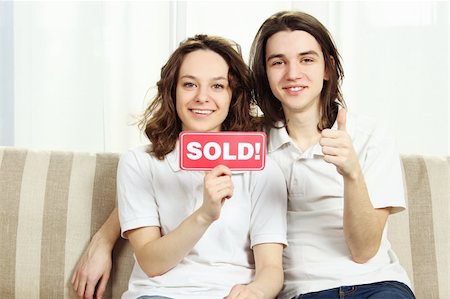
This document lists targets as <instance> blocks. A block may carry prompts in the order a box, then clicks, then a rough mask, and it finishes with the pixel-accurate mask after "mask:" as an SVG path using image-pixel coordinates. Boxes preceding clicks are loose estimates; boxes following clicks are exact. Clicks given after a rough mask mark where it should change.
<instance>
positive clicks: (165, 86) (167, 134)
mask: <svg viewBox="0 0 450 299" xmlns="http://www.w3.org/2000/svg"><path fill="white" fill-rule="evenodd" d="M236 47H237V48H238V49H236ZM197 50H210V51H213V52H215V53H217V54H219V55H220V56H221V57H222V58H223V59H224V60H225V61H226V63H227V64H228V67H229V70H228V81H229V82H230V87H231V90H232V98H231V103H230V109H229V112H228V116H227V117H226V119H225V120H224V122H223V123H222V127H221V129H222V131H254V130H257V129H258V128H259V122H260V119H259V118H257V117H256V116H254V115H253V114H254V113H253V111H255V107H256V102H255V100H254V98H253V96H252V85H251V75H250V71H249V68H248V66H247V65H246V63H245V62H244V60H243V59H242V56H241V53H240V49H239V45H237V44H236V43H234V42H232V41H229V40H227V39H225V38H222V37H218V36H208V35H196V36H194V37H192V38H188V39H187V40H185V41H184V42H182V43H181V44H180V46H179V47H178V48H177V49H176V50H175V51H174V52H173V54H172V55H171V56H170V58H169V60H168V61H167V63H166V64H165V65H164V66H163V67H162V68H161V78H160V80H159V81H158V83H157V88H158V92H157V94H156V96H155V98H154V99H153V101H152V102H151V103H150V105H149V106H148V107H147V109H146V110H145V112H144V114H143V117H142V119H141V120H140V121H139V127H140V129H141V130H143V131H144V132H145V135H146V136H147V137H148V139H149V140H150V142H151V145H150V147H149V153H150V154H152V155H154V156H155V157H156V158H158V159H160V160H162V159H164V157H165V156H166V155H167V154H168V153H170V152H171V151H173V150H174V148H175V145H176V142H177V140H178V135H179V134H180V132H181V120H180V118H179V117H178V114H177V111H176V102H175V101H176V98H175V95H176V86H177V83H178V75H179V70H180V67H181V64H182V63H183V60H184V58H185V56H186V55H187V54H189V53H191V52H194V51H197Z"/></svg>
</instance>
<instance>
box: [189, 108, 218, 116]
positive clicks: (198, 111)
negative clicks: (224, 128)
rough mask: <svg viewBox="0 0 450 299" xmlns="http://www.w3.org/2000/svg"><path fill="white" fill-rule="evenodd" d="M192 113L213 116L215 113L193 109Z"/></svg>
mask: <svg viewBox="0 0 450 299" xmlns="http://www.w3.org/2000/svg"><path fill="white" fill-rule="evenodd" d="M192 112H194V113H198V114H205V115H208V114H211V113H212V112H213V111H212V110H197V109H192Z"/></svg>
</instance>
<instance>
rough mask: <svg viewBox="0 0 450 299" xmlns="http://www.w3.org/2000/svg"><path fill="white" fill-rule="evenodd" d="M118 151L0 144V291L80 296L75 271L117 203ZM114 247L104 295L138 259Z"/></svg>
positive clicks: (123, 281) (118, 288) (114, 293)
mask: <svg viewBox="0 0 450 299" xmlns="http://www.w3.org/2000/svg"><path fill="white" fill-rule="evenodd" d="M117 162H118V155H117V154H109V153H98V154H90V153H72V152H61V151H30V150H25V149H15V148H0V190H1V193H0V203H1V204H0V229H1V230H2V233H1V235H0V269H1V270H0V298H38V297H41V298H75V294H74V293H73V291H72V287H71V285H70V278H71V276H72V271H73V269H74V266H75V264H76V262H77V261H78V259H79V257H80V256H81V254H82V252H83V251H84V249H85V248H86V245H87V244H88V242H89V240H90V238H91V236H92V235H93V233H95V232H96V231H97V230H98V229H99V227H100V226H101V225H102V224H103V222H104V221H105V220H106V218H107V217H108V215H109V214H110V212H111V210H112V209H113V207H114V204H115V196H116V195H115V194H116V188H115V186H116V184H115V180H116V169H117ZM125 244H126V243H125V242H124V240H120V241H119V244H117V246H116V247H115V251H114V256H115V259H114V264H115V265H117V264H118V263H120V267H117V266H115V267H113V271H112V274H111V275H112V276H111V279H110V282H109V284H108V287H107V293H106V298H120V295H121V294H122V292H123V291H124V290H125V289H126V287H127V283H128V277H129V273H130V271H131V267H132V264H133V259H132V255H131V254H132V253H131V249H130V247H129V246H124V245H125Z"/></svg>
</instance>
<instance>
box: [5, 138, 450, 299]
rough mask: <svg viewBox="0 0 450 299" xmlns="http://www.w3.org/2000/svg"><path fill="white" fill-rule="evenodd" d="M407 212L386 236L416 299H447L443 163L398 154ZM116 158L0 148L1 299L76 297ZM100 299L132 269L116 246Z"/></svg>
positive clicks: (121, 245)
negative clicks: (75, 283)
mask: <svg viewBox="0 0 450 299" xmlns="http://www.w3.org/2000/svg"><path fill="white" fill-rule="evenodd" d="M402 161H403V166H404V174H405V184H406V186H407V195H408V209H407V211H405V212H402V213H398V214H394V215H393V216H391V217H389V218H390V220H389V238H390V240H391V243H392V246H393V247H394V250H395V251H396V253H397V254H398V256H399V258H400V261H401V263H402V265H403V266H404V267H405V268H406V270H407V271H408V273H409V276H410V278H411V280H412V282H413V284H414V289H415V292H416V295H417V298H418V299H430V298H441V299H447V298H450V293H449V281H450V280H449V259H448V252H449V218H448V217H449V216H448V215H449V212H450V211H449V193H450V192H449V168H450V158H449V157H436V156H435V157H425V156H402ZM117 162H118V155H117V154H111V153H97V154H90V153H77V152H57V151H31V150H25V149H17V148H1V147H0V229H1V234H0V298H2V299H3V298H6V299H9V298H20V299H22V298H45V299H51V298H58V299H59V298H75V295H74V293H73V292H72V288H71V286H70V277H71V275H72V271H73V268H74V266H75V264H76V262H77V260H78V259H79V257H80V256H81V254H82V252H83V250H84V249H85V247H86V245H87V244H88V242H89V240H90V238H91V236H92V235H93V233H94V232H96V231H97V230H98V228H99V227H100V226H101V225H102V223H103V222H104V221H105V220H106V218H107V216H108V215H109V213H110V212H111V210H112V208H113V206H114V202H115V194H116V193H115V192H116V190H115V186H116V185H115V184H116V183H115V178H116V168H117ZM113 263H114V264H113V270H112V274H111V279H110V283H109V284H108V289H107V295H106V298H120V295H121V294H122V292H123V291H124V290H125V289H126V287H127V282H128V278H129V275H130V272H131V269H132V265H133V258H132V251H131V247H130V246H129V245H128V244H127V243H126V242H125V241H124V240H120V241H119V242H118V244H117V245H116V247H115V249H114V253H113Z"/></svg>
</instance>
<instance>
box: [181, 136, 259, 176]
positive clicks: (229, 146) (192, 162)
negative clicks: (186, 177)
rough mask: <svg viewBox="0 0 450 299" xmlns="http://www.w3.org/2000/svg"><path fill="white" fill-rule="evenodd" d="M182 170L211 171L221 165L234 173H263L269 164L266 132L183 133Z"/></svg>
mask: <svg viewBox="0 0 450 299" xmlns="http://www.w3.org/2000/svg"><path fill="white" fill-rule="evenodd" d="M179 158H180V168H181V169H185V170H208V169H211V168H214V167H215V166H217V165H219V164H222V165H226V166H227V167H229V168H230V169H234V170H261V169H263V168H264V165H265V160H266V135H265V134H264V132H217V133H212V132H211V133H209V132H208V133H205V132H202V133H200V132H181V133H180V138H179Z"/></svg>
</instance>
